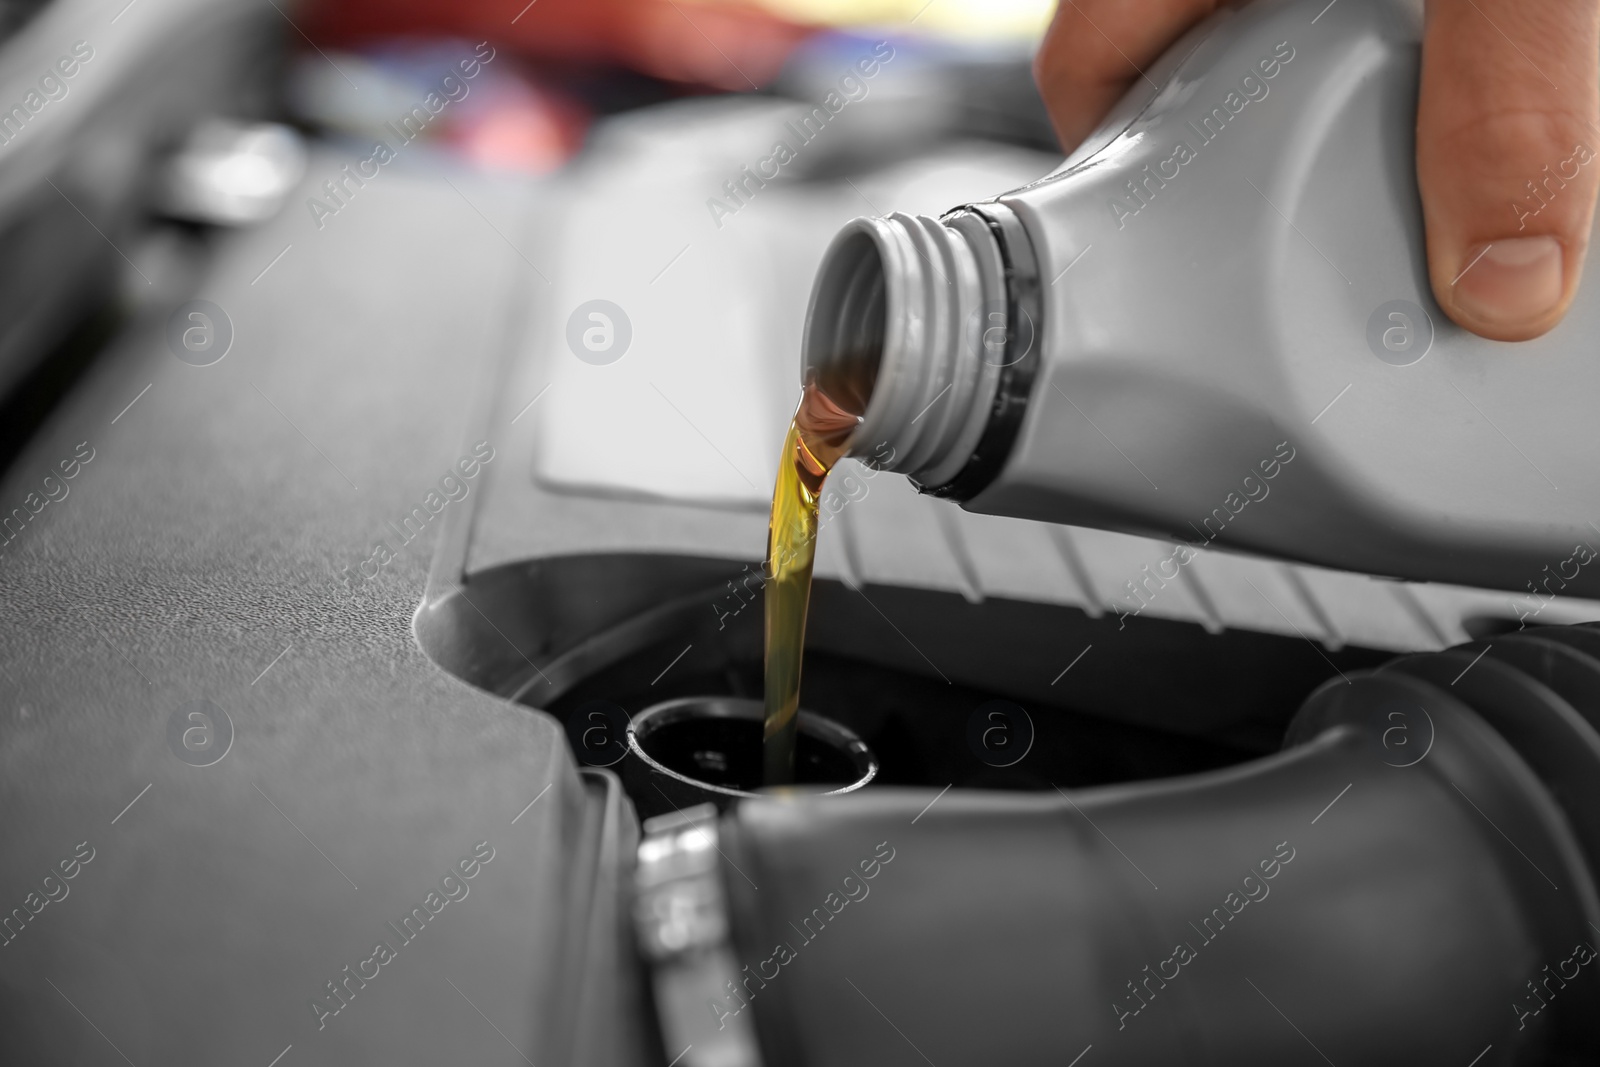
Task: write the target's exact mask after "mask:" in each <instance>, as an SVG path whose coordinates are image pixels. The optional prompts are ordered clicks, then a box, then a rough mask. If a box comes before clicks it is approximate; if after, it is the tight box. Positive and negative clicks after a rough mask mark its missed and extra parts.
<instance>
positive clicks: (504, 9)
mask: <svg viewBox="0 0 1600 1067" xmlns="http://www.w3.org/2000/svg"><path fill="white" fill-rule="evenodd" d="M305 14H306V16H307V20H308V22H309V25H308V26H307V29H308V30H309V31H310V33H311V36H313V37H314V38H316V39H317V40H319V41H321V42H323V43H327V44H334V45H339V46H343V47H351V46H354V45H357V44H359V43H360V42H362V41H366V40H371V39H372V38H375V37H393V36H396V35H401V34H422V35H449V36H457V37H467V38H471V39H475V40H484V39H487V40H489V41H492V42H494V43H495V44H498V45H504V46H505V47H507V48H510V49H512V50H513V51H516V52H519V53H521V54H523V55H525V56H529V57H531V58H535V59H547V60H558V61H562V62H580V63H603V64H611V65H614V66H621V67H628V68H631V69H633V70H636V71H639V72H640V73H643V74H648V75H651V76H652V77H656V78H661V79H664V80H667V81H674V82H681V83H686V84H691V85H701V86H707V87H709V88H713V89H723V90H734V91H737V90H745V89H756V88H760V87H761V86H763V85H766V84H768V83H769V82H771V81H772V79H773V78H775V77H776V76H777V74H778V71H779V70H780V69H781V68H782V66H783V63H784V60H785V59H787V58H788V56H789V53H790V52H791V51H792V50H793V49H794V47H795V45H797V44H798V43H799V42H800V41H802V40H804V39H805V38H806V37H807V36H808V35H810V34H811V33H813V32H815V30H816V27H811V26H803V25H800V24H798V23H794V22H790V21H787V20H785V19H781V18H778V17H777V16H775V15H773V14H771V13H769V12H767V11H764V10H762V9H760V8H757V7H753V6H751V5H748V4H741V3H736V2H726V0H723V2H715V3H702V2H695V0H683V2H678V0H533V2H532V3H528V2H527V0H312V2H309V3H308V4H307V5H306V7H305Z"/></svg>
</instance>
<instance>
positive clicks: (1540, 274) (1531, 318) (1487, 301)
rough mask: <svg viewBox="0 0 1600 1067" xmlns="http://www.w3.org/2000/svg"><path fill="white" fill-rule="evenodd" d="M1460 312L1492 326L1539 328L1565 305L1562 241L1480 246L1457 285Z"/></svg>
mask: <svg viewBox="0 0 1600 1067" xmlns="http://www.w3.org/2000/svg"><path fill="white" fill-rule="evenodd" d="M1454 288H1455V293H1456V300H1457V302H1458V303H1459V304H1460V306H1461V309H1462V310H1463V311H1465V312H1467V313H1468V314H1469V315H1471V316H1472V317H1473V318H1476V319H1478V320H1480V321H1482V322H1483V323H1484V324H1485V325H1489V326H1502V327H1506V328H1513V327H1517V326H1523V325H1527V324H1531V323H1534V322H1536V321H1538V320H1539V319H1542V318H1543V317H1544V316H1546V315H1548V314H1549V313H1550V312H1551V311H1552V310H1553V309H1554V308H1555V306H1556V305H1557V304H1559V303H1560V302H1561V242H1559V241H1557V240H1556V239H1555V238H1554V237H1510V238H1507V239H1505V240H1503V241H1493V242H1490V243H1489V244H1487V245H1478V246H1477V247H1476V248H1474V249H1472V251H1471V252H1470V253H1469V254H1468V255H1467V257H1466V258H1465V259H1464V260H1462V271H1461V273H1460V274H1459V275H1458V276H1457V278H1456V281H1455V286H1454Z"/></svg>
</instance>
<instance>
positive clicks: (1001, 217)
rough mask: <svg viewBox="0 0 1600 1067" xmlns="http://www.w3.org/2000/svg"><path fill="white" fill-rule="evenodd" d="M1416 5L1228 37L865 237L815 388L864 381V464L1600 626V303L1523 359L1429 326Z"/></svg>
mask: <svg viewBox="0 0 1600 1067" xmlns="http://www.w3.org/2000/svg"><path fill="white" fill-rule="evenodd" d="M1417 6H1418V5H1412V4H1404V3H1390V2H1383V0H1340V2H1338V3H1336V4H1333V5H1331V6H1330V5H1328V4H1327V3H1326V0H1309V2H1299V0H1285V2H1276V3H1275V2H1260V3H1256V4H1254V5H1252V6H1250V7H1249V8H1247V9H1244V10H1242V11H1237V12H1227V13H1223V14H1220V15H1218V16H1216V17H1214V18H1212V19H1211V20H1209V21H1207V22H1206V23H1205V24H1203V25H1201V26H1200V27H1198V28H1197V29H1196V30H1195V31H1193V32H1191V33H1190V34H1189V35H1187V36H1186V37H1185V38H1184V39H1183V40H1181V41H1180V42H1179V43H1178V44H1177V45H1176V46H1174V47H1173V48H1172V49H1171V50H1170V51H1169V52H1168V53H1167V54H1166V55H1165V56H1164V57H1163V58H1162V59H1161V60H1160V61H1159V62H1158V63H1157V64H1156V65H1155V66H1153V67H1152V68H1150V69H1148V70H1147V71H1146V72H1145V73H1146V75H1147V78H1146V79H1142V80H1140V81H1139V82H1137V83H1136V86H1135V88H1134V90H1133V91H1132V92H1131V93H1130V94H1129V96H1128V97H1127V98H1126V99H1124V100H1123V101H1122V102H1121V104H1119V106H1118V107H1117V109H1116V110H1115V112H1114V113H1113V114H1112V115H1111V116H1110V118H1109V119H1108V120H1107V122H1106V123H1105V124H1104V125H1103V126H1102V127H1101V129H1100V130H1099V131H1097V132H1096V133H1095V134H1094V135H1092V136H1091V137H1090V138H1089V139H1088V140H1087V141H1086V142H1085V144H1084V145H1083V146H1082V147H1081V148H1080V149H1078V150H1077V151H1076V152H1075V153H1074V154H1073V155H1072V156H1071V157H1070V158H1068V159H1067V160H1066V162H1065V163H1064V164H1063V165H1062V166H1061V167H1060V168H1059V169H1057V170H1056V171H1055V172H1053V173H1052V174H1050V175H1048V176H1047V177H1045V178H1042V179H1041V180H1039V181H1037V182H1034V183H1033V184H1031V185H1028V186H1025V187H1023V188H1021V189H1017V190H1015V191H1013V192H1009V193H1005V194H1003V195H1000V196H997V197H996V198H994V199H993V200H990V201H987V202H984V203H980V204H974V205H969V206H966V207H962V208H958V209H956V210H954V211H952V212H951V213H949V214H947V215H946V216H944V217H943V218H941V219H932V218H927V217H911V216H907V215H891V216H889V217H887V218H877V219H857V220H855V221H854V222H852V223H851V224H849V225H848V226H847V227H846V228H845V229H844V230H843V231H842V232H841V233H840V234H839V235H838V237H837V238H836V239H835V240H834V242H833V244H832V246H831V247H830V249H829V251H828V253H827V254H826V256H825V258H824V260H823V263H822V266H821V269H820V272H819V275H818V278H817V281H816V285H815V288H814V290H813V293H812V298H811V307H810V312H809V316H808V320H807V326H806V337H805V343H804V364H805V369H806V372H807V373H814V374H818V375H821V376H822V377H823V380H824V381H826V380H827V378H828V376H829V375H831V374H836V373H839V372H840V371H841V370H842V369H845V368H846V367H847V365H849V364H851V363H852V362H853V361H862V360H865V361H867V363H868V366H867V371H868V373H869V374H872V373H875V376H876V377H875V385H874V387H873V389H872V391H871V394H870V398H869V400H868V403H867V404H866V409H865V411H864V413H863V419H862V423H861V426H860V429H859V430H858V431H857V433H856V436H855V438H854V440H853V442H852V446H851V447H852V452H853V454H856V455H858V456H861V457H871V456H873V455H874V453H875V452H876V454H877V455H879V456H882V455H885V454H888V453H889V452H890V451H891V450H892V456H893V458H892V459H891V460H890V461H889V462H887V463H885V464H884V466H885V467H886V469H890V470H895V471H900V472H902V473H905V474H907V475H909V476H910V477H911V478H912V479H913V480H914V481H915V482H916V483H917V484H918V485H919V486H920V487H921V488H922V489H923V490H924V491H927V492H932V493H936V494H939V495H943V496H947V497H950V498H953V499H955V500H957V501H959V502H960V503H961V504H962V506H964V507H966V508H968V509H969V510H972V511H977V512H987V513H994V514H1002V515H1010V516H1019V517H1024V518H1031V519H1039V520H1046V521H1051V522H1062V523H1073V524H1078V525H1087V526H1099V527H1106V528H1112V529H1118V530H1125V531H1129V532H1138V533H1154V534H1157V535H1163V536H1168V537H1176V538H1179V539H1180V540H1182V541H1184V542H1186V543H1188V544H1190V545H1192V546H1194V549H1195V550H1199V549H1200V548H1201V547H1202V546H1213V545H1214V546H1218V547H1231V548H1236V549H1242V550H1250V551H1256V552H1261V553H1266V554H1271V555H1277V556H1282V557H1287V558H1294V559H1299V560H1305V561H1309V562H1314V563H1319V564H1324V565H1329V566H1334V567H1341V568H1347V569H1352V570H1359V571H1366V572H1370V573H1375V574H1387V575H1395V576H1404V577H1408V578H1416V579H1430V580H1441V581H1450V582H1460V583H1466V584H1474V585H1491V586H1498V587H1501V588H1507V589H1514V590H1520V591H1523V592H1524V593H1527V594H1528V595H1530V596H1533V595H1535V594H1537V595H1539V596H1547V595H1550V594H1553V593H1556V592H1566V593H1573V594H1580V595H1587V596H1595V595H1600V563H1597V562H1596V561H1595V560H1596V550H1597V549H1600V433H1597V432H1596V428H1595V426H1596V422H1595V420H1596V411H1597V408H1600V343H1597V338H1600V290H1597V284H1600V283H1597V281H1596V279H1595V278H1594V276H1593V272H1591V274H1590V277H1589V279H1588V280H1587V281H1586V282H1585V284H1584V285H1583V287H1582V290H1581V292H1580V293H1579V295H1578V297H1577V300H1576V302H1575V303H1574V305H1573V307H1572V310H1571V313H1570V314H1569V315H1568V317H1567V319H1566V320H1565V321H1564V322H1563V323H1562V324H1561V325H1560V326H1558V327H1557V328H1556V329H1554V330H1552V331H1551V332H1550V333H1548V334H1546V335H1545V336H1543V337H1540V338H1538V339H1536V340H1533V341H1528V342H1523V343H1520V344H1504V343H1499V342H1494V341H1488V340H1484V339H1482V338H1479V337H1477V336H1475V335H1472V334H1470V333H1468V332H1466V331H1465V330H1463V329H1461V328H1459V327H1457V326H1456V325H1455V324H1453V323H1452V322H1450V321H1449V320H1448V319H1446V318H1445V317H1444V315H1443V313H1442V312H1441V311H1440V310H1439V309H1438V307H1437V305H1436V304H1435V303H1434V300H1433V297H1432V293H1431V290H1430V288H1429V284H1428V273H1427V267H1426V262H1425V258H1424V244H1423V227H1422V212H1421V204H1420V201H1419V197H1418V192H1417V182H1416V175H1415V162H1414V123H1415V117H1416V96H1417V85H1418V71H1419V59H1420V44H1419V42H1420V39H1421V17H1420V12H1419V11H1418V10H1417ZM1529 177H1530V179H1532V178H1536V177H1538V175H1532V174H1530V175H1529ZM1509 217H1510V215H1509V207H1508V218H1509ZM884 443H887V444H888V445H889V446H890V449H884V448H882V447H881V446H882V445H883V444H884ZM1188 558H1190V557H1189V556H1188V555H1185V554H1184V553H1183V551H1182V550H1180V554H1179V556H1175V557H1174V561H1173V566H1174V567H1176V566H1181V565H1182V564H1183V563H1185V562H1187V559H1188ZM1168 577H1170V575H1169V576H1168ZM1530 603H1533V601H1530Z"/></svg>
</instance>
